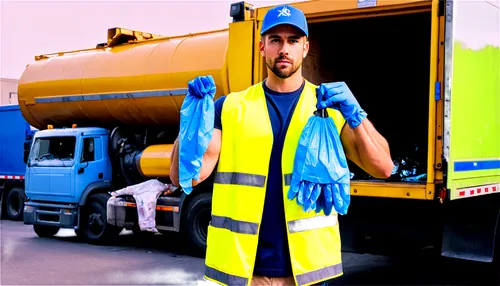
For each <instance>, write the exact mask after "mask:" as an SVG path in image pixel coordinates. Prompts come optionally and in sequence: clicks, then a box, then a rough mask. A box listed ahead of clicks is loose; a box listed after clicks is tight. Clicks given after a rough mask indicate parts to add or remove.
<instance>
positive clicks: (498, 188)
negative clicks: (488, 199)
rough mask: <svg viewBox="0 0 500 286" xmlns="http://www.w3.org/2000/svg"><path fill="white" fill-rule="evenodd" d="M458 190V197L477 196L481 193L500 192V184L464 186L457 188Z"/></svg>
mask: <svg viewBox="0 0 500 286" xmlns="http://www.w3.org/2000/svg"><path fill="white" fill-rule="evenodd" d="M456 192H457V194H456V197H457V198H458V199H461V198H470V197H476V196H481V195H489V194H494V193H500V184H491V185H483V186H477V187H470V188H463V189H458V190H456Z"/></svg>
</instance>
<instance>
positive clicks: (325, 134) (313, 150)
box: [287, 115, 350, 215]
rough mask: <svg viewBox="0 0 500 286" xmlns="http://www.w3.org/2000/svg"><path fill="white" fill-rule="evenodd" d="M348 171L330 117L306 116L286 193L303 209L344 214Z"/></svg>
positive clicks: (346, 206)
mask: <svg viewBox="0 0 500 286" xmlns="http://www.w3.org/2000/svg"><path fill="white" fill-rule="evenodd" d="M349 186H350V172H349V168H348V165H347V158H346V156H345V153H344V151H343V147H342V143H341V140H340V136H339V135H338V131H337V128H336V126H335V123H334V122H333V120H332V118H330V117H326V118H322V117H320V116H318V115H314V116H312V117H311V118H309V120H308V122H307V124H306V126H305V127H304V129H303V131H302V134H301V136H300V139H299V144H298V146H297V150H296V152H295V158H294V169H293V172H292V179H291V184H290V188H289V190H288V194H287V197H288V199H289V200H293V199H296V201H297V204H298V205H300V206H302V208H303V210H304V211H306V212H307V211H311V210H315V211H316V212H318V213H319V212H320V211H321V210H323V212H324V213H325V215H329V214H331V212H332V209H333V208H335V210H336V211H337V212H338V213H340V214H346V213H347V209H348V207H349V203H350V187H349Z"/></svg>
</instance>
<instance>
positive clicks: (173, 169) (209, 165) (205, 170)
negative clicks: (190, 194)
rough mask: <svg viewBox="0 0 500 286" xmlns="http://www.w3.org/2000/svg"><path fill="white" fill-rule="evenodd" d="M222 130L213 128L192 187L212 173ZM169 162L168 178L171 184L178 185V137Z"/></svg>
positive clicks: (215, 163) (217, 157) (218, 151)
mask: <svg viewBox="0 0 500 286" xmlns="http://www.w3.org/2000/svg"><path fill="white" fill-rule="evenodd" d="M221 140H222V132H221V130H219V129H216V128H214V131H213V133H212V139H210V143H209V144H208V148H207V151H205V154H203V158H202V163H201V170H200V179H199V180H193V181H192V185H193V187H194V186H196V185H198V184H199V183H201V182H203V181H204V180H205V179H206V178H208V177H209V176H210V174H212V172H213V170H214V168H215V165H217V161H218V160H219V154H220V148H221ZM171 158H172V159H171V162H170V180H171V181H172V184H174V185H176V186H179V139H176V140H175V143H174V148H173V150H172V155H171Z"/></svg>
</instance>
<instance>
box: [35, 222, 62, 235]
mask: <svg viewBox="0 0 500 286" xmlns="http://www.w3.org/2000/svg"><path fill="white" fill-rule="evenodd" d="M33 230H34V231H35V233H36V234H37V235H38V236H39V237H53V236H54V235H56V233H57V232H58V231H59V228H58V227H57V226H50V225H39V224H35V225H33Z"/></svg>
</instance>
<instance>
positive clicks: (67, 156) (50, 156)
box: [28, 136, 76, 167]
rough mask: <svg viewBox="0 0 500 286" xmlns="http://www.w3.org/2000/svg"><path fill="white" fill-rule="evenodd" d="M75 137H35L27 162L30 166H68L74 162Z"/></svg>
mask: <svg viewBox="0 0 500 286" xmlns="http://www.w3.org/2000/svg"><path fill="white" fill-rule="evenodd" d="M75 143H76V137H74V136H60V137H45V138H37V139H36V141H35V143H34V144H33V148H32V150H31V153H30V157H29V161H28V164H29V166H30V167H32V166H37V167H70V166H72V165H73V163H74V156H75Z"/></svg>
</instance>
